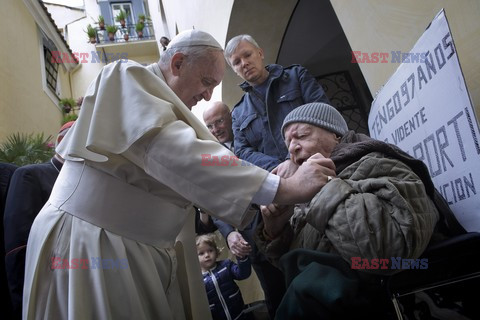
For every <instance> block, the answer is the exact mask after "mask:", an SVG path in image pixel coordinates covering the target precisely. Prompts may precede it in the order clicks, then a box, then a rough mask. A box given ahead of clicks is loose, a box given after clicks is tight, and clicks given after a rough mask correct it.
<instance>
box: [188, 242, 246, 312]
mask: <svg viewBox="0 0 480 320" xmlns="http://www.w3.org/2000/svg"><path fill="white" fill-rule="evenodd" d="M196 244H197V254H198V260H199V261H200V267H201V268H202V273H203V283H204V284H205V289H206V290H207V296H208V302H209V304H210V311H211V312H212V317H213V319H214V320H217V319H232V320H234V319H247V317H246V315H245V314H243V309H244V302H243V297H242V293H241V292H240V289H239V288H238V286H237V284H236V283H235V281H233V280H234V279H235V280H243V279H246V278H248V277H249V276H250V273H251V272H252V270H251V263H250V259H249V258H248V256H246V257H237V262H238V264H236V263H235V262H233V261H232V260H230V259H225V260H221V261H218V262H217V261H216V260H217V256H218V254H219V253H220V251H219V249H218V247H217V244H216V243H215V235H214V234H211V233H210V234H204V235H200V236H198V237H197V238H196Z"/></svg>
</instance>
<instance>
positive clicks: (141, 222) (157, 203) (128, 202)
mask: <svg viewBox="0 0 480 320" xmlns="http://www.w3.org/2000/svg"><path fill="white" fill-rule="evenodd" d="M49 202H50V203H51V204H52V205H54V206H55V207H57V208H58V209H60V210H64V211H66V212H68V213H69V214H71V215H74V216H76V217H78V218H80V219H82V220H85V221H87V222H89V223H92V224H94V225H96V226H98V227H101V228H103V229H106V230H108V231H110V232H113V233H115V234H118V235H120V236H124V237H127V238H130V239H133V240H136V241H139V242H143V243H147V244H151V245H155V246H158V247H161V248H171V247H173V245H174V243H175V238H176V237H177V235H178V233H179V232H180V230H181V228H182V226H183V224H184V222H185V219H186V217H187V215H188V212H189V210H186V208H180V207H178V206H176V205H174V204H171V203H169V202H167V201H166V200H165V199H161V198H159V197H157V196H154V195H152V194H150V193H148V192H146V191H144V190H142V189H140V188H137V187H135V186H132V185H129V184H127V183H125V182H123V181H121V180H119V179H117V178H115V177H113V176H111V175H109V174H106V173H104V172H103V171H100V170H97V169H95V168H92V167H89V166H87V165H85V164H84V163H83V162H73V161H65V164H64V165H63V167H62V170H61V171H60V174H59V176H58V178H57V180H56V182H55V186H54V188H53V190H52V194H51V195H50V199H49Z"/></svg>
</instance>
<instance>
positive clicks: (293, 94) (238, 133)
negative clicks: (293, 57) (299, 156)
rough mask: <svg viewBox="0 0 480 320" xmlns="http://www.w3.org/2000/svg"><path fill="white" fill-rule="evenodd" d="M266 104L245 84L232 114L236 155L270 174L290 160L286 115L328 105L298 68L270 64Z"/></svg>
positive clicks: (320, 89)
mask: <svg viewBox="0 0 480 320" xmlns="http://www.w3.org/2000/svg"><path fill="white" fill-rule="evenodd" d="M266 69H267V70H268V72H269V73H270V75H269V78H268V79H267V81H269V83H268V87H267V93H266V103H265V102H264V101H263V99H262V98H261V97H260V95H259V94H258V92H257V91H256V90H255V89H254V88H253V87H252V86H250V85H249V84H248V83H247V82H244V83H242V84H241V85H240V87H241V88H242V89H243V90H244V91H245V94H244V95H243V97H242V99H241V100H240V102H238V103H237V104H236V105H235V107H234V109H233V112H232V127H233V133H234V136H235V141H234V145H235V154H236V155H237V156H238V157H239V158H240V159H243V160H247V161H248V162H250V163H253V164H255V165H257V166H259V167H262V168H263V169H266V170H269V171H271V170H272V169H273V168H275V167H276V166H277V165H279V164H280V163H281V162H283V161H284V160H285V159H286V158H287V156H288V149H287V147H286V146H285V143H284V140H283V137H282V133H281V132H280V129H281V127H282V124H283V120H284V119H285V117H286V116H287V114H288V113H289V112H290V111H292V110H293V109H295V108H296V107H298V106H300V105H302V104H305V103H309V102H326V103H329V100H328V98H327V96H326V95H325V92H324V91H323V89H322V87H321V86H320V85H319V84H318V82H317V81H316V80H315V79H314V78H313V77H312V76H311V75H310V74H309V73H308V71H307V69H305V68H304V67H302V66H299V65H292V66H290V67H286V68H284V67H282V66H280V65H278V64H271V65H268V66H267V67H266Z"/></svg>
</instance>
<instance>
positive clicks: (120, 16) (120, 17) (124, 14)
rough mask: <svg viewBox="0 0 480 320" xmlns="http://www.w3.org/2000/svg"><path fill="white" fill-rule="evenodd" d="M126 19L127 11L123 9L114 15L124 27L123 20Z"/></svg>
mask: <svg viewBox="0 0 480 320" xmlns="http://www.w3.org/2000/svg"><path fill="white" fill-rule="evenodd" d="M126 19H127V13H126V12H125V11H124V10H120V12H119V13H118V14H117V16H116V17H115V21H117V22H120V24H121V25H122V28H125V20H126Z"/></svg>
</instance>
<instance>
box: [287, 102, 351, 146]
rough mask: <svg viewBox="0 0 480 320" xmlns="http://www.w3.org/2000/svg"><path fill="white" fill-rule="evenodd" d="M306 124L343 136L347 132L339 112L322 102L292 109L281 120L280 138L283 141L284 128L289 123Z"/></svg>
mask: <svg viewBox="0 0 480 320" xmlns="http://www.w3.org/2000/svg"><path fill="white" fill-rule="evenodd" d="M296 122H301V123H308V124H311V125H314V126H317V127H320V128H323V129H325V130H328V131H331V132H334V133H336V134H337V135H339V136H340V137H341V136H343V135H344V134H345V133H346V132H347V131H348V126H347V122H345V119H343V117H342V115H341V114H340V112H338V111H337V109H335V108H334V107H332V106H331V105H328V104H326V103H322V102H313V103H307V104H304V105H302V106H300V107H298V108H295V109H293V110H292V111H290V113H289V114H288V115H287V116H286V117H285V120H283V125H282V136H283V138H284V139H285V127H286V126H288V125H289V124H290V123H296Z"/></svg>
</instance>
